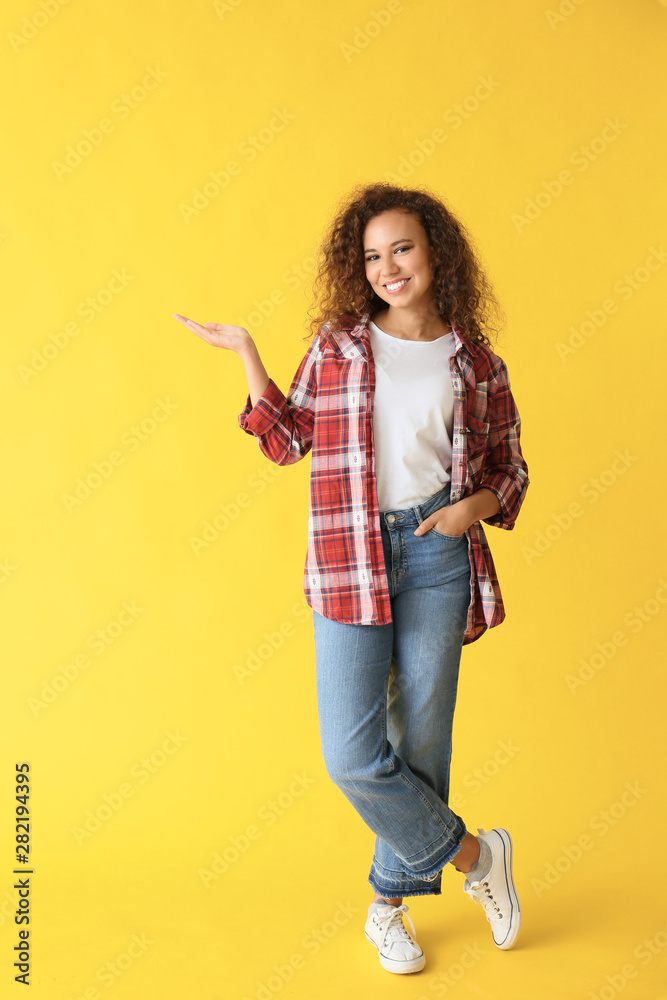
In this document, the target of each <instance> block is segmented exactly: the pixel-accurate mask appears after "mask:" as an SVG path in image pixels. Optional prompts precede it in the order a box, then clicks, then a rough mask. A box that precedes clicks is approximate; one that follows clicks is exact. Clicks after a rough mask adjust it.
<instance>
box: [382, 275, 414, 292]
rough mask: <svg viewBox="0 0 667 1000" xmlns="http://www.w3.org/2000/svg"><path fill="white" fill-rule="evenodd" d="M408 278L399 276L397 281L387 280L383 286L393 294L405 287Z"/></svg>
mask: <svg viewBox="0 0 667 1000" xmlns="http://www.w3.org/2000/svg"><path fill="white" fill-rule="evenodd" d="M409 280H410V279H409V278H399V280H398V281H390V282H388V284H386V285H385V286H384V287H385V288H386V290H387V291H388V292H389V294H390V295H393V294H394V293H395V292H400V291H401V289H402V288H405V286H406V285H407V283H408V281H409Z"/></svg>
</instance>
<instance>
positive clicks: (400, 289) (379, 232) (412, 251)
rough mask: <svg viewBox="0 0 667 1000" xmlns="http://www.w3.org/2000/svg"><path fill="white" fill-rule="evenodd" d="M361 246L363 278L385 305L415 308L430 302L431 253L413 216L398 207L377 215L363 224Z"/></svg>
mask: <svg viewBox="0 0 667 1000" xmlns="http://www.w3.org/2000/svg"><path fill="white" fill-rule="evenodd" d="M363 247H364V259H365V261H366V277H367V279H368V281H369V282H370V284H371V286H372V287H373V289H374V291H375V292H376V294H377V295H378V296H379V297H380V298H381V299H383V300H384V302H386V303H387V305H389V306H392V307H394V308H399V309H401V308H405V307H412V308H414V306H416V305H417V304H420V305H422V304H425V303H428V302H429V301H430V299H431V298H432V292H431V291H429V289H430V288H431V284H432V281H433V272H432V270H431V263H430V259H431V253H430V247H429V243H428V237H427V235H426V231H425V229H424V227H423V226H422V224H421V222H420V221H419V220H418V219H417V218H416V216H414V215H412V213H411V212H405V211H401V210H400V209H392V210H391V211H388V212H382V213H381V215H376V216H375V217H374V218H373V219H370V221H369V222H368V223H367V225H366V228H365V230H364V238H363Z"/></svg>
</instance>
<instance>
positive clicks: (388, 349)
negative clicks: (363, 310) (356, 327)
mask: <svg viewBox="0 0 667 1000" xmlns="http://www.w3.org/2000/svg"><path fill="white" fill-rule="evenodd" d="M370 340H371V350H372V351H373V358H374V361H375V398H374V403H373V438H374V442H375V478H376V482H377V494H378V504H379V509H380V510H381V511H384V510H402V509H404V508H406V507H414V506H415V505H416V504H420V503H423V502H424V501H425V500H428V498H429V497H432V496H433V494H434V493H437V492H438V491H439V490H441V489H442V487H443V486H444V485H445V483H447V482H448V481H449V480H450V479H451V468H452V431H453V428H454V396H453V391H452V379H451V375H450V371H449V357H450V356H451V354H453V352H454V349H455V346H456V344H455V340H454V334H453V333H452V332H451V331H450V332H449V333H446V334H444V336H442V337H438V339H437V340H431V341H424V340H401V339H400V338H399V337H392V336H391V335H390V334H388V333H385V332H384V331H383V330H380V328H379V327H378V326H376V325H375V323H373V322H372V321H371V322H370Z"/></svg>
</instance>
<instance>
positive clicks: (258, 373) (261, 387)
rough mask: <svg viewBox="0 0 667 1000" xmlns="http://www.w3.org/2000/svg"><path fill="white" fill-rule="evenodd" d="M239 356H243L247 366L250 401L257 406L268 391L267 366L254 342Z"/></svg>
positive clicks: (242, 358) (244, 365)
mask: <svg viewBox="0 0 667 1000" xmlns="http://www.w3.org/2000/svg"><path fill="white" fill-rule="evenodd" d="M239 357H240V358H241V361H242V362H243V367H244V368H245V374H246V378H247V380H248V392H249V393H250V401H251V402H252V405H253V406H255V404H256V403H257V400H258V399H259V398H260V396H263V395H264V393H265V392H266V389H267V386H268V384H269V375H268V373H267V371H266V368H265V367H264V365H263V364H262V359H261V358H260V356H259V351H258V350H257V346H256V345H255V344H254V343H252V344H251V345H250V346H249V347H248V348H246V350H245V351H243V353H242V354H239Z"/></svg>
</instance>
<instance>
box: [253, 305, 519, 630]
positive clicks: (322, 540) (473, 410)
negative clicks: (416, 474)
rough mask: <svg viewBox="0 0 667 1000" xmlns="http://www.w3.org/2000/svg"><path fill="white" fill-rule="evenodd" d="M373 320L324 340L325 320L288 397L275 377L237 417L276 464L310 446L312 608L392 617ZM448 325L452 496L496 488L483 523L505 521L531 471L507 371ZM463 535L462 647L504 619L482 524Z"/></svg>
mask: <svg viewBox="0 0 667 1000" xmlns="http://www.w3.org/2000/svg"><path fill="white" fill-rule="evenodd" d="M369 319H370V314H369V313H366V314H365V315H364V316H362V318H361V319H360V320H359V321H355V320H354V319H351V321H350V322H349V323H348V324H347V325H346V326H345V328H344V329H343V330H341V331H338V332H335V333H333V335H331V336H332V340H327V342H326V344H323V343H322V340H323V338H322V336H321V334H322V332H323V331H324V330H325V329H328V326H329V324H328V323H326V324H325V325H324V327H322V328H321V330H320V332H319V333H318V334H317V335H316V336H315V337H314V338H313V340H312V341H311V343H310V346H309V348H308V351H307V352H306V354H305V356H304V358H303V359H302V361H301V364H300V365H299V368H298V370H297V372H296V374H295V376H294V378H293V380H292V385H291V387H290V391H289V394H288V396H287V397H285V396H284V395H283V393H282V392H281V391H280V389H279V388H278V386H277V385H276V384H275V382H274V381H273V379H271V380H270V381H269V385H268V386H267V388H266V390H265V391H264V394H263V395H262V396H261V398H260V399H258V400H257V402H256V404H255V406H253V405H252V401H251V399H250V393H248V397H247V400H246V405H245V407H244V409H243V410H242V411H241V413H240V414H239V418H238V420H239V425H240V427H241V428H242V429H243V430H244V431H245V432H246V433H247V434H252V435H254V436H255V437H256V438H257V443H258V445H259V448H260V450H261V451H262V453H263V454H264V455H265V456H266V457H267V458H269V459H270V460H271V461H272V462H275V463H276V464H277V465H290V464H292V463H294V462H298V461H299V460H300V459H302V458H303V457H304V456H305V455H306V454H307V453H308V451H310V450H311V448H312V463H311V472H310V508H309V515H308V548H307V552H306V562H305V568H304V577H303V586H304V593H305V595H306V600H307V602H308V604H309V605H310V607H311V608H313V609H314V610H316V611H318V612H319V613H320V614H321V615H323V616H324V617H325V618H332V619H334V620H335V621H340V622H347V623H349V624H355V625H385V624H388V623H389V622H391V621H392V616H391V603H390V597H389V588H388V583H387V574H386V568H385V562H384V552H383V548H382V536H381V529H380V515H379V510H378V500H377V492H376V483H375V474H374V450H373V394H374V389H375V365H374V361H373V353H372V351H371V346H370V332H369V325H368V323H369ZM453 329H454V338H455V344H456V346H455V350H454V353H453V354H452V356H451V357H450V359H449V367H450V373H451V377H452V386H453V394H454V427H453V434H452V468H451V492H450V502H451V503H455V502H456V501H458V500H461V499H463V498H464V497H467V496H469V495H470V494H471V493H473V492H475V491H476V490H478V489H479V488H480V487H482V486H483V487H485V488H487V489H489V490H492V491H493V492H494V493H495V494H496V496H497V497H498V500H499V502H500V510H499V512H498V513H497V514H494V515H493V516H491V517H485V518H483V520H484V521H486V523H487V524H492V525H494V526H496V527H498V528H505V529H507V530H510V529H512V528H513V527H514V522H515V520H516V517H517V514H518V512H519V508H520V507H521V504H522V502H523V499H524V496H525V493H526V489H527V487H528V483H529V479H528V466H527V465H526V462H525V461H524V459H523V455H522V453H521V447H520V443H519V434H520V427H521V422H520V419H519V414H518V411H517V409H516V406H515V404H514V400H513V398H512V393H511V391H510V383H509V377H508V374H507V368H506V366H505V363H504V361H502V359H501V358H499V357H498V356H497V355H496V354H494V353H493V351H491V350H490V349H489V348H488V347H486V346H485V345H479V344H475V345H471V344H470V343H468V341H466V340H464V339H463V338H462V337H461V336H460V334H459V332H458V330H457V329H456V327H454V328H453ZM466 535H467V537H468V555H469V559H470V604H469V607H468V617H467V624H466V631H465V635H464V639H463V642H464V644H465V643H469V642H474V640H475V639H478V638H479V637H480V636H481V635H482V633H483V632H485V631H486V629H488V628H493V627H494V626H495V625H499V624H500V623H501V622H502V621H503V620H504V618H505V608H504V604H503V600H502V595H501V592H500V587H499V584H498V578H497V575H496V571H495V567H494V564H493V559H492V557H491V550H490V549H489V545H488V542H487V540H486V536H485V534H484V529H483V527H482V523H481V521H475V522H474V523H473V524H472V525H471V526H470V527H469V528H468V530H467V531H466Z"/></svg>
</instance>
